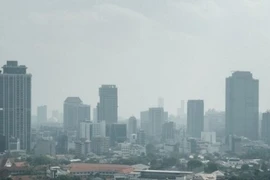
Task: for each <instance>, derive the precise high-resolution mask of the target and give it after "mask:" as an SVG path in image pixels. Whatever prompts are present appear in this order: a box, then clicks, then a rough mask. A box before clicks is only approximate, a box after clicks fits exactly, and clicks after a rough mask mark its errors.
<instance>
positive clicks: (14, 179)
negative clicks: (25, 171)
mask: <svg viewBox="0 0 270 180" xmlns="http://www.w3.org/2000/svg"><path fill="white" fill-rule="evenodd" d="M34 177H36V176H14V177H11V179H12V180H32V179H33V178H34Z"/></svg>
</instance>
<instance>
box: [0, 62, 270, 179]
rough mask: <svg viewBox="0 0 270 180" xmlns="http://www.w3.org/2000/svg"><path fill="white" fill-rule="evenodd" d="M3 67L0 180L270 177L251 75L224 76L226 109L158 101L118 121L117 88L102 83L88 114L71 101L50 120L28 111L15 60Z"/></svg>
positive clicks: (265, 126) (23, 75)
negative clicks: (170, 106)
mask: <svg viewBox="0 0 270 180" xmlns="http://www.w3.org/2000/svg"><path fill="white" fill-rule="evenodd" d="M2 69H3V70H2V71H1V72H0V152H1V154H0V180H50V179H56V180H159V179H160V180H167V179H168V180H269V179H270V161H269V160H270V146H269V144H270V133H269V132H270V112H264V113H261V112H259V80H257V79H254V78H253V75H252V73H251V72H245V71H235V72H233V73H232V75H231V76H230V77H227V78H226V79H225V82H226V83H225V95H224V96H225V107H226V108H225V111H218V110H215V109H209V110H205V109H204V101H207V100H196V99H195V100H192V99H191V100H187V103H185V101H184V100H178V99H175V101H179V104H180V103H181V107H180V108H179V109H177V114H176V115H175V114H171V113H169V112H167V111H166V110H165V109H164V99H163V98H158V103H157V106H156V107H149V109H145V110H142V111H141V113H140V117H134V116H131V117H129V118H127V119H125V118H120V116H119V115H118V96H121V94H118V89H117V86H116V85H101V86H100V88H99V90H98V93H99V94H98V95H99V102H98V103H97V105H96V106H95V107H94V108H92V109H91V106H90V105H88V104H84V103H83V100H82V99H81V98H80V97H76V96H74V97H67V98H66V99H63V110H61V111H59V110H54V111H52V112H51V113H50V114H51V115H50V116H48V114H49V113H48V112H47V106H46V105H42V106H39V107H37V112H36V113H32V105H31V102H32V98H35V97H32V93H31V87H32V81H31V80H32V74H29V73H28V72H27V67H26V66H24V65H19V64H18V62H17V61H7V62H6V64H5V65H3V68H2ZM33 76H34V75H33ZM78 91H79V89H78ZM62 112H63V113H62ZM34 114H36V115H34Z"/></svg>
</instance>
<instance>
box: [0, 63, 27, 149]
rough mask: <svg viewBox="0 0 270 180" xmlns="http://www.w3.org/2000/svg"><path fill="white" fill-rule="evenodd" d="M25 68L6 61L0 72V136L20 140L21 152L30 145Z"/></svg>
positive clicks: (7, 140) (7, 139)
mask: <svg viewBox="0 0 270 180" xmlns="http://www.w3.org/2000/svg"><path fill="white" fill-rule="evenodd" d="M26 69H27V67H26V66H23V65H20V66H19V65H18V62H17V61H7V64H6V65H4V66H3V73H1V72H0V134H1V135H4V136H5V137H6V143H7V144H6V145H7V148H8V149H9V143H8V142H9V139H10V138H11V137H14V138H16V139H17V138H19V139H20V148H21V150H27V151H30V144H31V138H30V137H31V79H32V75H31V74H27V71H26Z"/></svg>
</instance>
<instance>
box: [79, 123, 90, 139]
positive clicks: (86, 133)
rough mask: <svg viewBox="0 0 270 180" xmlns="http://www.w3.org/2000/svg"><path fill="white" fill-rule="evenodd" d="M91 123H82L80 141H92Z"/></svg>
mask: <svg viewBox="0 0 270 180" xmlns="http://www.w3.org/2000/svg"><path fill="white" fill-rule="evenodd" d="M90 130H91V122H90V121H83V122H81V123H80V139H85V140H90V139H91V132H90Z"/></svg>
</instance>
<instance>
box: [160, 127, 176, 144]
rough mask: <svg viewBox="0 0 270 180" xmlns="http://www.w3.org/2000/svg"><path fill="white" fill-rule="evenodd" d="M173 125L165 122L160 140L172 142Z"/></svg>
mask: <svg viewBox="0 0 270 180" xmlns="http://www.w3.org/2000/svg"><path fill="white" fill-rule="evenodd" d="M174 133H175V124H174V123H173V122H166V123H164V124H163V126H162V140H163V141H165V142H170V141H171V142H172V141H173V140H174Z"/></svg>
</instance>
